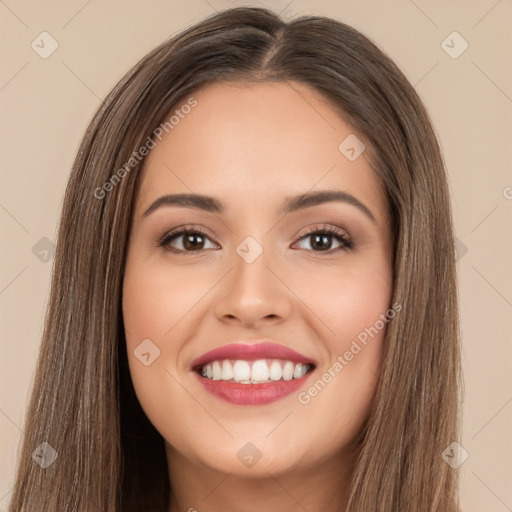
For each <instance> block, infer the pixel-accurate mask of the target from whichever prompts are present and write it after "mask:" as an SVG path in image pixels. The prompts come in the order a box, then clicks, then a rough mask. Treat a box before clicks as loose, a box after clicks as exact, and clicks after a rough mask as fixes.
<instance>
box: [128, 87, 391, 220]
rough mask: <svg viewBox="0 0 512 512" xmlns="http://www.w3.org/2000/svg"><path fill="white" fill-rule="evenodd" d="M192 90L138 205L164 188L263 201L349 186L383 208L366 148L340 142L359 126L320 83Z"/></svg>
mask: <svg viewBox="0 0 512 512" xmlns="http://www.w3.org/2000/svg"><path fill="white" fill-rule="evenodd" d="M192 97H193V98H194V99H195V100H196V102H197V105H196V106H195V107H194V108H192V109H188V108H187V109H183V110H182V111H181V110H180V105H177V106H176V107H175V109H174V110H173V112H175V111H176V110H178V111H179V112H178V113H181V115H179V116H176V117H175V118H174V120H175V121H178V122H175V124H173V127H172V129H170V130H169V133H165V132H164V134H163V137H162V140H161V141H158V139H156V141H157V145H156V147H155V148H154V149H152V150H151V152H150V153H149V155H148V156H147V157H146V160H145V162H144V167H143V171H142V172H143V175H142V179H141V186H140V190H139V197H138V207H137V208H138V210H139V211H140V210H141V209H142V208H143V207H144V206H145V205H147V203H148V202H149V201H152V200H154V199H155V198H156V197H158V195H162V194H165V193H201V194H208V195H212V196H216V197H219V198H220V199H222V198H226V200H225V201H224V202H226V203H227V204H228V205H233V206H234V205H235V204H238V205H239V206H240V207H242V206H243V205H244V204H245V205H247V204H248V203H247V202H248V201H249V202H250V203H252V204H253V206H257V207H258V208H260V209H261V208H263V207H266V206H269V207H270V206H275V207H276V208H278V206H279V205H280V202H281V201H282V198H283V196H286V197H288V196H292V195H298V194H302V193H305V192H308V191H312V190H315V189H337V190H345V191H347V192H349V193H351V194H353V195H356V196H363V198H364V199H365V202H369V203H372V204H373V205H374V207H373V208H372V209H373V210H374V211H375V210H382V209H384V195H383V190H382V189H381V186H380V183H379V182H378V180H377V178H376V176H375V174H374V172H373V170H372V169H371V168H370V165H369V163H368V161H367V160H366V158H365V154H364V152H363V153H362V155H361V156H360V157H358V158H356V159H355V160H353V161H350V160H349V159H347V157H346V156H345V154H343V153H342V152H341V151H340V149H339V145H340V143H342V141H344V140H345V139H346V138H347V137H349V136H352V137H353V136H354V135H356V134H355V133H354V130H353V128H352V127H351V126H350V125H349V124H348V123H347V122H346V121H345V120H344V119H343V118H342V117H341V116H340V115H339V113H338V111H337V110H336V109H335V108H334V107H333V106H332V104H330V103H329V101H328V100H326V99H325V98H324V97H323V96H322V95H321V94H320V93H318V92H317V91H315V90H313V89H311V88H310V87H308V86H306V85H304V84H301V83H297V82H265V83H257V84H255V83H250V84H223V83H219V84H215V85H210V86H207V87H205V88H203V89H201V90H199V91H197V92H196V93H194V94H193V95H192ZM186 101H187V99H185V100H184V102H183V104H185V103H186ZM185 112H188V113H186V114H185ZM170 115H172V112H171V113H170V114H169V116H167V117H170ZM178 118H179V119H178ZM356 136H357V137H358V138H359V139H362V137H361V136H360V135H356ZM375 213H376V217H378V216H379V212H378V211H376V212H375Z"/></svg>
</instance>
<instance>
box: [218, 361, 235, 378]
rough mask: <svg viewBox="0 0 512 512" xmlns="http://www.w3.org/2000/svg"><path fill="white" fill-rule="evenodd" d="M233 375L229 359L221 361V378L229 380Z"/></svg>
mask: <svg viewBox="0 0 512 512" xmlns="http://www.w3.org/2000/svg"><path fill="white" fill-rule="evenodd" d="M233 377H234V374H233V367H232V366H231V363H230V362H229V361H224V362H223V363H222V375H221V379H222V380H231V379H232V378H233Z"/></svg>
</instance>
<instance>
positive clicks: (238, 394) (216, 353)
mask: <svg viewBox="0 0 512 512" xmlns="http://www.w3.org/2000/svg"><path fill="white" fill-rule="evenodd" d="M224 359H243V360H246V361H255V360H256V359H285V360H287V361H292V362H294V363H303V364H312V365H314V366H316V363H315V361H314V360H313V359H311V358H309V357H306V356H304V355H302V354H299V353H298V352H296V351H295V350H292V349H290V348H287V347H285V346H283V345H278V344H277V343H273V342H271V341H260V342H258V343H252V344H247V343H242V342H240V343H231V344H229V345H225V346H224V347H220V348H216V349H214V350H210V351H209V352H206V354H203V355H202V356H200V357H198V358H197V359H194V361H192V363H191V365H190V368H191V370H194V371H195V373H196V375H197V378H198V379H199V381H200V382H201V384H202V385H203V386H204V387H205V389H206V390H207V391H209V392H210V393H211V394H213V395H215V396H217V397H219V398H221V399H223V400H225V401H227V402H230V403H232V404H236V405H263V404H268V403H271V402H274V401H276V400H279V399H280V398H283V397H285V396H287V395H289V394H290V393H293V392H294V391H298V389H299V388H300V387H302V386H303V385H304V383H305V381H306V380H307V379H308V378H309V377H310V375H311V373H312V372H311V371H310V372H308V373H306V375H304V376H303V377H300V378H299V379H292V380H288V381H285V380H278V381H274V382H264V383H259V384H239V383H236V382H228V381H223V380H211V379H206V378H204V377H202V376H201V375H200V374H199V372H198V371H197V370H198V369H199V368H201V367H202V366H204V365H205V364H206V363H210V362H212V361H222V360H224Z"/></svg>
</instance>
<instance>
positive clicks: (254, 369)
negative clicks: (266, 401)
mask: <svg viewBox="0 0 512 512" xmlns="http://www.w3.org/2000/svg"><path fill="white" fill-rule="evenodd" d="M310 367H311V365H309V364H303V363H293V362H292V361H284V360H282V359H258V360H256V361H244V360H241V359H237V360H228V359H225V360H223V361H212V362H211V363H208V364H206V365H204V366H203V367H202V368H201V375H202V376H203V377H206V378H208V379H213V380H229V381H234V382H239V383H242V384H254V383H256V382H266V381H269V380H271V381H273V380H280V379H283V380H291V379H298V378H300V377H302V376H304V375H306V373H307V372H308V370H309V369H310Z"/></svg>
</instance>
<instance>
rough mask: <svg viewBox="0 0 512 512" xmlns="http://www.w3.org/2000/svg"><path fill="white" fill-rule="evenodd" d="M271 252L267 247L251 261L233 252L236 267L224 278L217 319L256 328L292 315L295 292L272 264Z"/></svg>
mask: <svg viewBox="0 0 512 512" xmlns="http://www.w3.org/2000/svg"><path fill="white" fill-rule="evenodd" d="M270 252H271V251H265V250H264V251H263V252H262V254H261V255H260V256H259V257H258V258H257V259H256V260H254V261H252V262H248V261H246V260H245V259H244V258H243V257H241V256H239V254H238V253H235V254H234V258H233V265H234V268H233V269H232V271H231V272H230V273H229V275H228V276H226V279H224V280H223V286H222V289H221V290H222V291H221V296H220V298H219V299H218V300H217V302H216V304H215V316H216V318H217V319H219V320H220V321H222V322H232V323H237V324H239V326H242V327H248V328H257V327H259V326H264V325H268V324H269V323H272V324H275V323H280V322H282V321H284V320H285V319H286V318H288V317H289V315H290V313H291V310H292V307H293V303H292V299H293V293H292V292H291V291H290V290H289V288H288V287H287V286H286V285H285V284H284V281H283V278H282V276H280V275H279V273H278V272H276V270H275V269H273V268H272V264H271V263H272V262H271V261H269V260H271V258H270V257H269V255H270Z"/></svg>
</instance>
